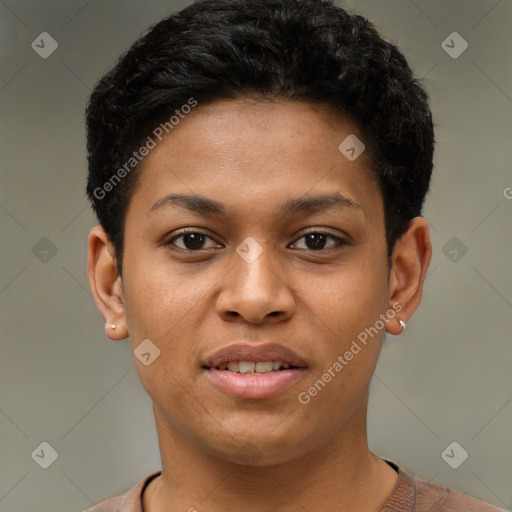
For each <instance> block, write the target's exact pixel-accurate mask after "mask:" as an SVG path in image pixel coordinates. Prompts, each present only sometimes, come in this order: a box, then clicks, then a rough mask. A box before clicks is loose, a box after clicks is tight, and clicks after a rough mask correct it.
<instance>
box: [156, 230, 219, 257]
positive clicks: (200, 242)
mask: <svg viewBox="0 0 512 512" xmlns="http://www.w3.org/2000/svg"><path fill="white" fill-rule="evenodd" d="M207 240H211V241H212V242H214V245H213V246H210V247H204V244H205V243H206V241H207ZM177 241H180V243H177ZM165 245H174V246H176V247H177V248H179V249H181V250H183V251H193V252H195V251H199V250H201V249H209V248H211V247H216V246H217V244H216V243H215V241H214V240H213V239H212V238H211V237H209V236H208V235H207V234H206V233H202V232H201V231H193V230H187V231H182V232H181V233H180V234H178V235H175V236H173V237H172V238H171V239H169V240H168V241H167V242H166V243H165Z"/></svg>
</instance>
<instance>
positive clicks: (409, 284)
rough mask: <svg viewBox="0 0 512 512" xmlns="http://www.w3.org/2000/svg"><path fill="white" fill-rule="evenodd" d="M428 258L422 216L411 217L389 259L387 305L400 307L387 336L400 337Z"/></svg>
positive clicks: (418, 294)
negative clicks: (389, 271)
mask: <svg viewBox="0 0 512 512" xmlns="http://www.w3.org/2000/svg"><path fill="white" fill-rule="evenodd" d="M431 258H432V244H431V241H430V235H429V230H428V223H427V221H426V220H425V219H424V218H423V217H415V218H414V219H412V220H411V222H410V223H409V227H408V229H407V231H406V232H405V233H404V234H403V235H402V237H401V238H400V240H398V241H397V242H396V245H395V247H394V249H393V254H392V257H391V273H390V278H389V301H390V304H400V305H401V308H400V311H399V312H398V313H397V315H396V317H395V320H394V321H393V322H389V323H388V324H387V326H386V331H387V332H389V334H393V335H395V336H396V335H399V334H402V332H403V331H404V330H405V325H406V323H407V322H408V321H409V319H410V318H411V317H412V315H413V314H414V312H415V311H416V309H417V308H418V306H419V304H420V302H421V297H422V294H423V284H424V282H425V276H426V274H427V269H428V266H429V264H430V260H431Z"/></svg>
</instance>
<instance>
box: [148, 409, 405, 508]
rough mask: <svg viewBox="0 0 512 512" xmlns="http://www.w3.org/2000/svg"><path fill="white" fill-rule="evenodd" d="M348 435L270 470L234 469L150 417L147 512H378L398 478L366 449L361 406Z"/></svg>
mask: <svg viewBox="0 0 512 512" xmlns="http://www.w3.org/2000/svg"><path fill="white" fill-rule="evenodd" d="M364 402H365V403H364V404H362V407H361V408H360V409H361V410H360V411H356V412H355V415H354V416H353V417H352V418H351V421H350V428H348V429H344V430H343V429H342V431H341V432H340V433H338V434H337V435H336V436H334V438H333V439H330V440H329V441H328V442H326V443H324V444H323V445H320V446H317V447H316V448H315V449H314V450H310V451H309V452H307V453H303V454H301V455H299V456H297V457H294V458H291V459H290V460H285V461H282V462H279V463H276V464H271V465H259V466H250V465H240V464H236V463H233V462H230V461H227V460H226V459H223V458H220V457H218V456H214V455H211V454H209V453H206V450H201V449H199V448H198V446H197V443H195V442H194V441H193V440H191V439H190V438H187V437H185V436H182V435H180V434H179V433H178V432H177V431H176V430H173V429H170V428H169V426H168V424H167V423H166V422H165V421H164V419H163V418H162V417H161V415H160V414H159V413H158V411H157V410H156V409H155V421H156V426H157V432H158V438H159V443H160V452H161V457H162V475H161V476H160V477H158V478H156V479H154V480H153V481H152V482H151V483H150V484H149V486H148V487H147V489H146V492H145V493H144V499H143V507H144V511H145V512H163V511H164V510H186V511H190V512H193V511H194V510H204V509H207V510H208V511H209V512H225V511H228V510H230V511H232V510H237V509H241V510H251V511H254V512H263V511H268V510H279V511H280V512H292V511H297V510H301V509H302V510H322V511H324V512H331V511H332V512H334V511H336V512H340V511H351V510H358V511H360V512H377V511H379V510H381V508H382V506H383V505H384V503H385V502H386V500H387V498H388V497H389V495H390V494H391V493H392V491H393V488H394V486H395V484H396V480H397V473H396V472H395V471H394V470H393V469H392V468H391V467H390V466H388V465H387V464H386V463H385V462H384V461H382V460H381V459H380V458H379V457H377V456H376V455H374V454H373V453H372V452H370V450H369V449H368V443H367V438H366V400H365V401H364Z"/></svg>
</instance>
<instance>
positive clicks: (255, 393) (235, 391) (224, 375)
mask: <svg viewBox="0 0 512 512" xmlns="http://www.w3.org/2000/svg"><path fill="white" fill-rule="evenodd" d="M203 370H204V372H205V374H206V376H207V377H208V379H209V381H210V382H211V383H212V384H213V385H214V387H215V388H216V389H217V390H218V391H220V392H221V393H223V394H227V395H229V396H231V397H233V398H238V399H242V400H265V399H269V398H273V397H275V396H277V395H279V394H281V393H283V392H284V391H286V390H288V389H290V388H291V387H292V386H293V385H295V384H296V383H297V382H298V381H299V380H300V379H301V378H302V375H303V373H304V371H305V370H306V363H305V362H304V361H303V360H302V359H300V358H299V357H298V356H297V355H296V354H295V353H294V352H293V351H291V350H290V349H287V348H286V347H283V346H281V345H276V344H261V345H247V344H236V345H230V346H228V347H225V348H223V349H221V350H219V351H218V352H216V353H215V354H214V355H213V356H211V357H210V358H208V359H207V360H206V362H205V364H204V365H203Z"/></svg>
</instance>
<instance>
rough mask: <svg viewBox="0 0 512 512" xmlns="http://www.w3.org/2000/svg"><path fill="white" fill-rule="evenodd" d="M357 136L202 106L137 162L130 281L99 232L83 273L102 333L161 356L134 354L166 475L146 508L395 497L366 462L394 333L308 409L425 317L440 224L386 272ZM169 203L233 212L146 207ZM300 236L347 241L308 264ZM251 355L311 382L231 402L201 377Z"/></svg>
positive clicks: (319, 504)
mask: <svg viewBox="0 0 512 512" xmlns="http://www.w3.org/2000/svg"><path fill="white" fill-rule="evenodd" d="M349 134H356V135H357V136H358V137H359V138H360V139H361V140H363V141H364V138H363V136H362V134H361V133H360V132H359V131H358V129H357V128H356V127H355V126H354V125H353V124H352V123H351V122H350V121H349V120H348V119H346V118H344V117H342V116H340V115H339V114H335V113H333V112H332V110H329V109H327V108H326V107H324V106H322V105H313V104H309V103H292V102H286V101H278V102H261V101H259V102H257V101H253V100H249V99H244V98H238V99H236V100H226V101H217V102H214V103H212V104H209V105H198V107H196V108H195V109H194V110H193V112H192V113H190V114H189V115H188V116H187V117H186V118H185V119H183V120H182V121H180V124H179V125H178V126H176V127H175V128H174V130H173V131H172V132H171V133H170V134H169V135H168V136H167V137H166V138H165V139H164V140H163V141H162V142H160V143H159V144H158V145H157V147H156V148H155V149H153V150H152V151H151V152H150V154H149V155H148V156H146V157H145V159H144V160H143V162H142V164H141V168H140V170H139V171H140V173H141V174H140V176H139V179H138V182H137V185H136V188H135V190H134V193H133V195H132V197H131V199H130V203H129V207H128V210H127V215H126V224H125V245H124V256H123V278H122V279H121V278H120V277H119V276H118V274H117V271H116V265H115V255H114V250H113V247H112V244H111V243H110V242H109V240H108V237H107V236H106V234H105V233H104V231H103V230H102V228H101V227H99V226H96V227H95V228H93V229H92V231H91V233H90V236H89V263H88V274H89V280H90V284H91V289H92V291H93V293H94V297H95V300H96V302H97V305H98V308H99V309H100V311H101V313H102V315H103V317H104V318H105V320H106V327H105V329H106V334H107V336H108V337H109V338H111V339H123V338H125V337H127V336H130V340H131V344H132V348H133V349H135V348H136V347H137V346H138V345H139V344H140V343H141V342H142V340H144V339H147V338H149V339H151V340H152V342H153V343H154V344H155V345H156V346H158V348H159V349H160V351H161V353H160V356H159V357H158V358H157V359H156V360H155V361H154V362H153V363H152V364H151V365H149V366H145V365H143V364H142V363H141V362H140V361H139V360H138V359H136V358H135V365H136V367H137V371H138V373H139V376H140V379H141V382H142V384H143V386H144V388H145V390H146V392H147V393H148V395H149V397H150V398H151V399H152V401H153V404H154V405H153V410H154V415H155V422H156V427H157V433H158V438H159V443H160V452H161V458H162V468H163V474H162V476H161V477H159V478H157V479H155V480H154V481H153V482H152V483H151V484H150V485H149V487H148V489H147V491H146V493H145V495H144V509H145V511H150V512H160V511H163V510H171V509H175V510H180V509H181V510H189V509H190V508H191V507H195V508H196V509H197V510H201V509H204V510H209V511H212V512H216V511H224V510H235V509H238V508H240V509H242V510H251V511H268V510H279V511H283V512H288V511H296V510H303V509H305V510H323V511H335V510H336V511H340V510H347V511H348V510H358V511H361V512H370V511H378V510H380V508H381V507H382V505H383V504H384V502H385V501H386V499H387V497H388V496H389V495H390V494H391V492H392V490H393V487H394V485H395V482H396V478H397V475H396V473H395V472H394V470H393V469H392V468H390V467H389V466H388V465H387V464H385V463H384V462H383V461H382V460H381V459H380V458H378V457H377V456H376V455H374V454H372V453H371V452H370V451H369V449H368V444H367V435H366V412H367V400H368V389H369V384H370V380H371V377H372V374H373V371H374V369H375V365H376V363H377V359H378V355H379V351H380V348H381V343H382V337H383V334H384V329H381V330H380V331H379V333H378V335H376V336H375V337H374V338H372V339H371V340H370V341H369V342H368V344H367V345H366V346H364V348H362V350H361V351H360V352H359V353H358V354H357V355H355V356H354V358H353V359H352V360H351V361H349V363H348V364H347V365H346V366H345V367H344V368H343V370H342V371H341V372H339V373H337V374H336V377H334V378H332V380H331V382H329V383H328V384H327V385H326V386H325V387H324V388H323V389H322V390H321V391H320V392H319V393H318V394H317V395H316V396H315V397H313V398H312V399H311V401H310V402H309V403H308V404H306V405H304V404H301V403H300V402H299V401H298V399H297V397H298V394H299V393H300V392H303V391H307V390H308V389H309V388H310V387H311V386H312V385H313V384H314V383H315V381H317V380H318V379H319V378H320V377H321V376H322V374H323V373H324V372H325V371H326V369H328V368H329V367H332V365H333V363H334V362H335V361H336V360H337V358H338V356H339V355H343V354H344V353H345V352H346V351H347V350H348V349H349V348H350V346H351V343H352V341H353V340H355V339H357V336H358V335H359V334H360V333H361V332H362V331H364V329H365V328H369V327H370V326H373V325H374V324H375V322H376V320H378V319H379V315H381V314H385V313H386V311H389V310H392V309H393V308H392V305H393V304H395V305H396V304H397V303H398V304H399V306H400V309H401V311H400V312H399V313H398V314H397V315H396V316H394V317H393V318H392V319H391V320H390V321H389V322H387V323H386V324H385V330H386V331H387V332H389V333H390V334H394V335H398V334H400V333H401V331H402V328H401V326H400V324H399V321H398V319H401V320H403V321H405V322H407V321H408V320H409V319H410V317H411V316H412V314H413V313H414V311H415V310H416V308H417V306H418V304H419V302H420V300H421V293H422V286H423V281H424V278H425V274H426V271H427V268H428V265H429V262H430V257H431V245H430V239H429V234H428V225H427V223H426V221H425V219H423V218H421V217H418V218H415V219H413V220H412V222H411V223H410V226H409V229H408V231H407V232H406V233H405V235H404V236H403V237H402V238H401V239H400V240H399V241H398V242H397V244H396V246H395V248H394V251H393V254H392V260H391V267H390V266H389V264H388V258H387V247H386V240H385V230H384V209H383V203H382V197H381V194H380V191H379V188H378V185H377V182H376V180H375V178H374V177H373V175H372V173H371V171H370V159H369V155H368V153H367V152H364V153H363V154H362V155H361V156H360V157H359V158H357V159H356V160H355V161H353V162H351V161H349V160H348V159H347V158H345V157H344V156H343V155H342V154H341V153H340V151H339V150H338V145H339V144H340V143H341V142H342V141H343V140H344V139H345V138H346V137H347V136H348V135H349ZM171 193H180V194H197V195H199V196H204V197H207V198H209V199H212V200H215V201H217V202H220V203H222V204H223V206H224V208H225V214H223V215H214V214H211V213H210V214H206V215H205V214H199V213H196V212H192V211H190V210H188V209H186V208H182V207H177V206H175V205H171V204H169V203H166V204H165V205H163V206H161V207H159V208H154V209H153V210H151V209H152V207H153V205H155V203H157V202H159V201H160V200H161V199H162V198H164V197H165V196H167V195H168V194H171ZM332 193H339V194H342V195H343V196H344V197H345V198H348V199H349V200H350V201H352V202H353V203H355V204H357V205H356V206H354V205H352V206H349V205H341V206H339V205H338V206H337V207H334V208H330V209H324V210H318V211H313V212H311V211H309V212H302V211H300V212H295V213H293V214H288V215H284V214H283V212H282V209H281V208H282V205H283V204H284V202H285V201H287V200H289V199H292V198H310V197H312V196H317V195H321V194H332ZM183 228H193V231H195V232H201V233H205V234H206V235H207V238H205V240H204V243H203V245H202V247H201V246H200V247H201V248H200V249H199V250H197V249H196V250H195V252H192V251H190V250H189V251H187V250H186V248H187V246H186V245H185V243H184V242H185V240H184V238H178V239H174V237H175V236H177V235H179V234H180V233H179V231H180V230H182V229H183ZM306 231H312V232H316V233H318V232H327V233H329V234H330V235H333V236H334V237H337V238H339V239H340V240H344V241H345V243H344V244H339V243H337V240H336V239H331V238H330V237H327V238H326V239H325V243H324V245H323V246H321V247H325V248H323V249H320V250H319V249H317V250H314V249H311V248H310V247H312V246H311V245H309V246H308V245H307V241H306V238H303V237H304V235H305V234H306ZM249 236H250V237H252V238H254V239H255V240H256V241H257V242H258V243H259V245H260V246H261V248H262V250H263V252H262V253H261V255H260V256H259V257H258V259H256V260H255V261H254V262H252V263H250V264H249V263H247V262H246V261H245V260H244V259H242V258H241V257H240V256H239V255H238V253H237V252H236V248H237V246H239V244H240V243H241V242H242V241H243V240H244V239H245V238H246V237H249ZM208 237H209V238H208ZM171 239H174V244H175V245H172V244H171V243H170V241H171ZM173 247H174V249H173ZM188 247H190V244H189V246H188ZM192 247H197V246H192ZM313 247H314V246H313ZM180 248H181V251H180ZM111 324H116V329H115V330H113V329H112V328H111ZM241 341H245V342H247V343H250V344H254V345H258V344H261V343H264V342H273V343H278V344H281V345H284V346H285V347H288V348H290V349H292V350H293V351H295V353H296V354H298V355H299V356H300V357H301V358H302V359H303V360H304V361H305V362H306V365H307V369H306V370H305V371H304V373H303V375H302V377H301V379H300V380H299V382H297V383H296V384H295V385H294V386H293V387H292V388H290V389H288V390H287V391H285V392H284V393H281V394H280V395H278V396H276V397H273V398H271V399H265V400H239V399H235V398H233V397H230V396H228V395H226V394H224V393H222V392H220V391H219V390H218V389H217V388H215V387H214V386H213V385H212V384H211V382H210V380H209V379H208V378H207V377H206V375H205V370H204V369H203V364H204V360H205V359H206V358H207V357H209V356H211V355H212V354H213V353H214V352H215V351H217V350H218V349H219V348H222V347H225V346H227V345H230V344H232V343H235V342H241ZM390 342H392V341H390Z"/></svg>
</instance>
